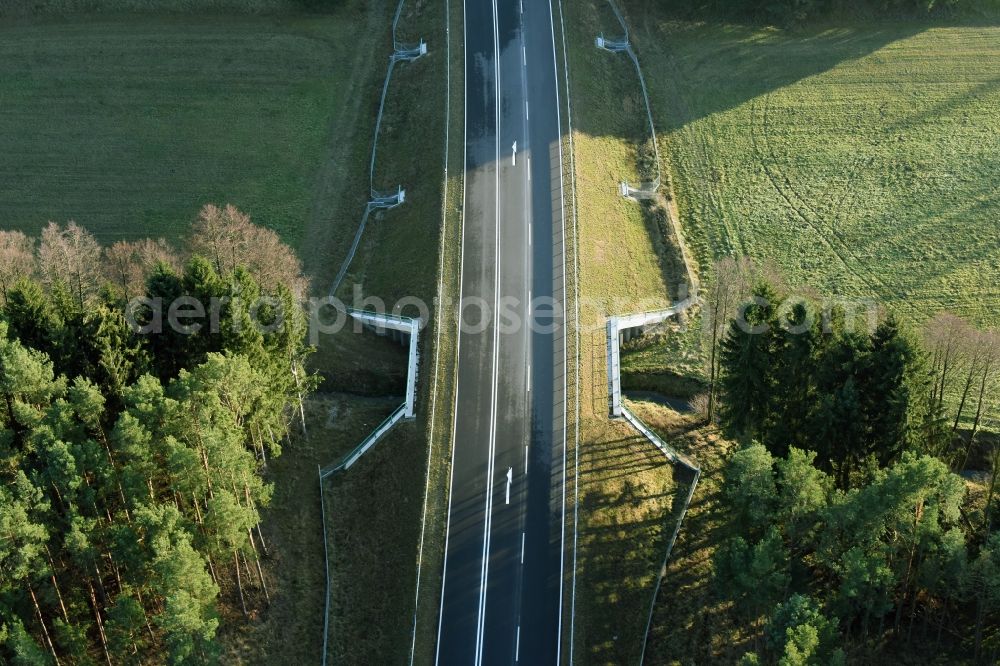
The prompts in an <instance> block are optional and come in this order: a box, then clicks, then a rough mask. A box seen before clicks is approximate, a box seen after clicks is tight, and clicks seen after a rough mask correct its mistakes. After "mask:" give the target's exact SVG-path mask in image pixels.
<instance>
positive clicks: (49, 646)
mask: <svg viewBox="0 0 1000 666" xmlns="http://www.w3.org/2000/svg"><path fill="white" fill-rule="evenodd" d="M0 255H2V260H3V261H2V263H3V266H2V268H0V283H2V284H0V286H2V299H3V305H2V308H0V393H2V399H0V618H3V620H2V623H0V624H2V626H0V663H8V662H9V663H14V664H50V663H72V664H89V663H95V664H96V663H107V664H111V663H115V664H121V663H154V662H155V663H159V662H161V661H167V662H168V663H204V662H210V661H212V660H213V658H214V657H215V653H216V649H217V648H216V646H215V643H214V641H213V638H214V636H215V632H216V629H217V627H218V626H219V619H218V617H219V613H218V610H219V609H218V597H219V590H220V584H221V585H224V586H226V587H227V588H235V589H236V590H238V594H237V595H234V598H238V601H237V602H236V604H237V608H239V609H240V610H242V612H243V613H244V614H248V613H252V612H253V610H254V609H255V608H258V607H260V606H262V605H263V604H266V602H267V597H268V590H267V586H266V581H265V577H264V575H263V571H262V569H261V565H260V561H261V558H263V557H265V556H266V553H267V547H268V544H267V543H266V542H265V540H264V534H263V532H262V531H261V530H260V527H259V522H260V511H261V510H262V508H264V507H266V506H267V504H268V501H269V497H270V494H271V485H270V484H269V483H268V481H267V472H266V470H267V463H268V460H269V459H271V458H273V457H275V456H278V455H279V454H280V453H281V448H282V442H284V441H286V438H287V437H288V435H289V433H290V431H291V430H292V429H293V428H296V427H298V425H297V419H299V418H300V413H301V412H300V408H301V401H302V400H303V399H304V397H305V395H306V394H307V393H308V391H309V390H310V388H311V387H312V386H313V381H312V379H311V378H309V377H308V376H306V374H305V369H304V368H305V366H304V361H305V358H306V356H307V354H308V351H309V350H308V348H307V347H306V346H305V324H306V322H305V315H304V312H303V310H302V307H301V303H300V300H299V299H300V298H301V296H302V295H303V292H304V289H305V281H304V280H303V278H302V276H301V268H300V267H299V264H298V260H297V259H296V258H295V257H294V254H293V253H292V252H291V251H290V250H289V249H288V248H287V247H285V246H284V245H282V244H281V243H280V241H279V240H278V239H277V236H276V235H275V234H273V232H270V231H267V230H265V229H262V228H259V227H256V226H254V225H253V224H251V223H250V221H249V219H248V218H247V217H246V216H245V215H243V214H242V213H240V212H239V211H238V210H236V209H235V208H232V207H227V208H225V209H218V208H215V207H213V206H207V207H206V208H205V209H204V210H203V211H202V213H201V215H200V216H199V219H198V221H197V222H196V223H195V224H194V226H193V227H192V229H191V232H190V234H189V236H188V238H187V239H186V242H185V244H184V249H183V251H178V250H175V249H174V248H173V247H171V246H170V245H169V244H168V243H166V242H164V241H158V240H141V241H130V242H120V243H117V244H115V245H114V246H111V247H109V248H101V246H100V245H99V244H98V243H97V242H96V241H95V240H94V238H93V237H91V236H90V235H89V234H88V233H87V232H86V231H85V230H83V229H82V228H80V227H78V226H76V225H74V224H72V223H70V224H69V225H67V226H65V227H61V226H58V225H54V224H52V225H50V226H49V227H48V228H46V229H45V230H44V231H43V233H42V235H41V238H40V239H33V238H28V237H26V236H24V235H23V234H20V233H18V232H2V237H0ZM137 299H138V300H137ZM158 303H162V311H160V312H158V311H157V305H156V304H158ZM171 304H178V305H176V306H175V311H174V314H178V315H180V314H182V313H191V312H197V310H198V308H199V307H203V308H204V310H205V314H204V316H203V317H202V318H198V317H190V316H188V317H184V318H181V317H178V320H181V321H182V323H181V325H180V326H169V325H168V323H167V320H168V318H169V316H168V315H169V313H170V309H169V308H170V306H171ZM197 304H202V305H201V306H199V305H197ZM237 612H239V611H237Z"/></svg>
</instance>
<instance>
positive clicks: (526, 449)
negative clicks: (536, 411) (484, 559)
mask: <svg viewBox="0 0 1000 666" xmlns="http://www.w3.org/2000/svg"><path fill="white" fill-rule="evenodd" d="M524 475H525V476H527V475H528V445H527V444H525V445H524ZM521 561H522V562H523V561H524V535H523V534H522V535H521Z"/></svg>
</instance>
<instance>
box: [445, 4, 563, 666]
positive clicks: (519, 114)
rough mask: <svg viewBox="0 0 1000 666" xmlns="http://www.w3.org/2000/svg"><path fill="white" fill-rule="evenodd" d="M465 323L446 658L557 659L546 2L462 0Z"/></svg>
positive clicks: (555, 112) (558, 557)
mask: <svg viewBox="0 0 1000 666" xmlns="http://www.w3.org/2000/svg"><path fill="white" fill-rule="evenodd" d="M465 54H466V55H465V58H466V61H465V116H466V117H465V127H466V138H465V194H464V209H463V221H462V228H463V233H462V277H461V299H462V301H461V303H462V307H461V317H460V326H459V336H458V340H459V342H458V382H457V387H456V397H455V402H456V404H455V422H454V432H453V441H454V449H453V458H452V472H451V473H452V477H451V484H450V498H449V511H448V530H447V545H446V552H445V563H444V577H443V585H442V593H441V609H440V618H439V627H438V646H437V661H438V663H439V664H476V665H478V664H513V663H518V662H520V663H527V664H555V663H558V661H559V657H560V629H561V624H562V619H563V613H562V581H563V572H564V542H565V527H564V524H565V521H564V518H565V443H566V431H565V393H566V377H565V372H564V370H565V363H566V345H565V340H564V334H565V327H564V321H565V286H564V281H563V230H564V212H563V189H562V153H561V141H560V134H561V128H560V120H559V103H560V100H559V95H558V88H557V84H556V80H557V79H556V64H555V63H556V60H555V39H554V31H553V14H552V7H551V5H550V3H549V1H548V0H466V2H465Z"/></svg>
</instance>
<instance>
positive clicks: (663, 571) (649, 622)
mask: <svg viewBox="0 0 1000 666" xmlns="http://www.w3.org/2000/svg"><path fill="white" fill-rule="evenodd" d="M699 479H701V469H700V468H698V467H695V468H694V480H692V481H691V488H690V489H688V494H687V498H686V499H685V500H684V506H683V507H681V515H680V516H678V517H677V524H676V525H674V533H673V534H671V535H670V543H668V544H667V552H666V553H665V554H664V555H663V563H662V564H661V565H660V573H659V575H658V576H657V577H656V586H655V587H654V588H653V597H652V598H651V599H650V600H649V616H648V617H647V618H646V631H645V632H644V633H643V635H642V651H641V652H640V653H639V666H642V664H643V663H644V662H645V661H646V644H647V643H648V642H649V630H650V629H652V628H653V611H654V610H655V609H656V598H657V597H658V596H659V595H660V587H661V586H662V585H663V579H664V577H666V575H667V561H669V560H670V554H671V553H672V552H673V550H674V543H675V542H676V541H677V535H678V534H679V533H680V531H681V523H683V522H684V516H686V515H687V510H688V507H689V506H690V505H691V498H693V497H694V490H695V488H697V487H698V480H699Z"/></svg>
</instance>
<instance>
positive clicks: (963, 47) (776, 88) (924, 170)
mask: <svg viewBox="0 0 1000 666" xmlns="http://www.w3.org/2000/svg"><path fill="white" fill-rule="evenodd" d="M633 23H634V24H636V25H640V26H643V27H642V28H641V29H640V30H639V32H638V35H637V37H636V41H637V48H638V52H639V55H640V58H641V59H642V62H643V64H644V66H645V67H646V69H647V71H648V72H650V73H651V75H650V77H649V78H650V84H651V88H652V94H653V106H654V109H655V111H656V113H657V115H658V121H659V127H660V129H661V131H662V132H663V133H664V134H665V137H664V138H665V141H664V144H665V146H666V152H667V159H668V160H669V162H670V165H671V167H672V170H673V175H674V180H675V188H676V191H677V195H678V200H679V206H680V211H681V216H682V221H683V223H684V226H685V229H686V230H687V233H688V235H689V237H693V238H694V239H695V241H696V243H697V244H698V245H699V247H698V248H697V253H698V254H699V255H700V257H701V258H702V259H703V260H704V259H708V258H711V257H715V256H719V255H723V254H726V253H730V252H733V253H737V254H748V255H750V256H752V257H754V258H757V259H766V260H771V261H773V262H775V263H776V264H777V265H778V266H780V267H781V268H782V269H783V270H784V272H785V273H786V274H787V275H788V277H789V279H790V281H791V282H792V283H793V284H797V285H801V286H809V287H812V288H816V289H818V290H820V292H821V293H824V294H827V295H836V296H841V297H846V298H874V299H877V300H879V301H882V302H885V303H886V304H888V305H889V306H890V307H892V308H894V309H896V310H897V311H900V312H901V313H903V314H904V315H906V316H908V317H912V318H913V319H917V320H919V319H923V318H925V317H927V316H929V315H930V314H933V312H934V311H936V310H938V309H940V308H944V307H948V308H951V309H953V310H955V311H956V312H958V313H960V314H962V315H965V316H968V317H970V318H972V319H974V320H977V321H979V322H980V323H996V322H997V321H998V318H997V314H996V312H995V310H994V309H993V308H992V307H991V305H990V304H995V303H996V302H997V300H998V298H1000V291H998V288H997V284H998V283H1000V261H998V259H1000V226H998V225H997V212H996V210H997V205H998V203H1000V201H998V198H997V190H996V182H997V180H998V178H1000V134H998V132H997V127H998V123H1000V76H998V75H997V72H998V71H1000V28H998V27H979V26H971V27H935V26H933V25H930V24H927V23H912V22H901V23H891V24H890V23H886V24H875V25H870V24H869V25H855V26H846V27H838V28H814V29H808V30H803V31H799V32H794V33H784V32H778V31H774V30H765V29H748V28H736V27H726V26H718V25H715V26H696V27H694V26H687V25H677V24H668V23H658V22H657V20H656V17H654V16H635V17H633ZM702 263H703V264H705V263H706V262H705V261H703V262H702Z"/></svg>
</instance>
